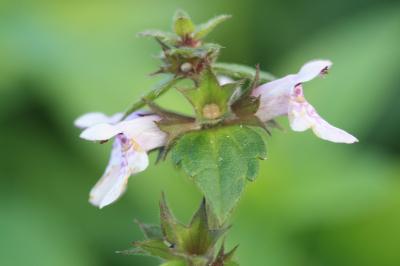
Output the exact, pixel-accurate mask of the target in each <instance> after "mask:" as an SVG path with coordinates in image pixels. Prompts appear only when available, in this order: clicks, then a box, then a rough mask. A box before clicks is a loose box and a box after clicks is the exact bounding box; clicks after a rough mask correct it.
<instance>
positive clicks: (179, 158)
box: [75, 11, 357, 266]
mask: <svg viewBox="0 0 400 266" xmlns="http://www.w3.org/2000/svg"><path fill="white" fill-rule="evenodd" d="M228 18H230V16H227V15H222V16H217V17H215V18H213V19H211V20H209V21H208V22H206V23H203V24H200V25H197V26H196V25H195V24H194V23H193V22H192V20H191V19H190V17H189V16H188V15H187V14H186V13H185V12H183V11H178V12H177V13H176V14H175V17H174V20H173V30H174V32H173V33H167V32H162V31H158V30H151V31H145V32H143V33H141V34H140V35H141V36H147V37H152V38H154V39H155V40H156V41H157V42H158V43H159V44H160V46H161V49H162V52H161V55H160V59H161V61H162V64H161V66H160V68H159V69H158V70H157V71H156V72H155V73H154V74H157V75H165V76H166V77H167V78H166V81H165V82H164V83H162V84H161V85H160V86H159V87H157V88H155V89H154V90H152V91H150V92H149V93H148V94H146V95H145V96H144V97H143V98H142V99H140V100H139V101H137V102H135V103H134V104H133V106H132V107H131V108H130V109H129V110H128V111H127V112H125V113H117V114H114V115H112V116H107V115H104V114H102V113H88V114H85V115H83V116H81V117H79V118H78V119H77V120H76V121H75V125H76V126H77V127H79V128H82V129H84V130H83V132H82V133H81V135H80V136H81V138H83V139H86V140H89V141H95V142H99V143H103V142H106V141H109V140H111V139H114V144H113V147H112V152H111V157H110V161H109V164H108V166H107V168H106V170H105V173H104V175H103V176H102V177H101V179H100V180H99V181H98V183H97V184H96V185H95V186H94V188H93V189H92V190H91V192H90V202H91V203H92V204H93V205H95V206H97V207H99V208H103V207H104V206H107V205H109V204H111V203H113V202H114V201H116V200H117V199H118V198H119V197H120V196H121V195H122V194H123V193H124V192H125V190H126V187H127V182H128V178H129V177H130V176H132V175H134V174H136V173H139V172H141V171H143V170H145V169H146V168H147V167H148V165H149V158H148V153H149V152H152V151H158V152H159V157H158V158H159V159H160V160H163V159H166V158H168V156H169V157H170V158H171V160H172V162H173V163H174V164H175V165H177V166H179V167H180V168H181V169H182V170H183V171H184V172H185V173H186V174H187V175H188V176H189V177H190V179H191V180H192V181H193V182H194V183H195V184H196V185H197V186H198V188H199V189H200V190H201V192H202V193H203V194H204V200H203V202H202V204H201V207H200V208H199V210H198V211H197V212H196V213H195V215H194V216H193V218H192V221H191V222H190V224H189V225H188V226H185V225H182V224H180V223H179V222H178V221H177V220H176V219H175V218H174V217H173V215H172V213H171V211H170V210H169V208H168V206H167V204H166V201H165V198H164V197H163V198H162V200H161V203H160V211H161V226H153V225H146V224H142V223H139V226H140V227H141V229H142V231H143V232H144V234H145V236H146V240H145V241H140V242H135V246H136V247H135V248H134V249H133V250H130V251H126V252H124V253H129V254H137V253H145V254H148V255H152V256H158V257H160V258H161V259H162V260H163V261H164V262H165V264H163V265H213V266H217V265H237V263H236V262H234V260H233V258H232V257H233V253H234V251H235V249H236V248H234V249H233V250H231V251H229V252H225V250H224V247H223V244H222V246H221V248H220V250H219V252H217V253H215V252H214V251H215V245H216V244H217V242H218V240H219V239H220V237H221V236H222V235H223V234H224V233H225V232H226V231H227V229H228V228H229V226H227V225H226V223H227V220H228V217H229V215H230V214H231V212H232V210H233V209H234V207H235V205H236V204H237V202H238V200H239V198H240V196H241V194H242V193H243V191H244V188H245V185H246V183H247V182H248V181H254V180H255V179H256V177H257V174H258V164H259V160H260V159H265V158H266V143H265V142H266V141H265V139H266V136H267V135H268V134H270V131H271V129H272V128H274V127H279V125H278V124H277V122H276V121H275V119H276V118H277V117H279V116H287V117H288V119H289V123H290V127H291V129H292V130H294V131H305V130H307V129H311V130H312V131H313V132H314V134H315V135H316V136H317V137H319V138H321V139H324V140H328V141H332V142H337V143H354V142H356V141H357V139H356V138H355V137H353V136H352V135H350V134H349V133H347V132H345V131H344V130H341V129H339V128H336V127H334V126H332V125H331V124H329V123H328V122H327V121H325V120H324V119H323V118H322V117H321V116H320V115H319V114H318V113H317V112H316V110H315V108H314V107H313V106H312V105H311V104H310V103H308V101H307V100H306V99H305V97H304V93H303V84H304V83H305V82H307V81H310V80H312V79H314V78H316V77H318V76H322V75H326V74H327V73H328V70H329V69H330V67H331V66H332V63H331V62H330V61H329V60H313V61H310V62H308V63H306V64H305V65H303V66H302V67H301V68H300V70H299V72H298V73H296V74H291V75H287V76H285V77H283V78H279V79H276V78H275V77H273V76H272V75H271V74H269V73H267V72H263V71H261V70H260V69H259V67H258V66H257V67H256V68H250V67H246V66H241V65H237V64H229V63H220V62H217V59H218V55H219V52H220V49H221V46H219V45H218V44H214V43H206V42H204V37H205V36H206V35H207V34H208V33H210V32H211V31H212V30H213V29H214V28H215V27H216V26H217V25H218V24H220V23H221V22H223V21H225V20H227V19H228ZM172 88H176V89H178V90H179V91H180V92H181V93H182V94H183V95H184V96H185V98H186V99H187V100H188V101H189V102H190V103H191V105H192V106H193V109H194V112H193V114H192V115H187V114H179V113H176V112H172V111H170V110H166V109H164V108H161V107H160V106H158V105H157V104H156V103H155V101H156V100H157V98H158V97H160V96H161V95H162V94H164V93H166V92H167V91H169V90H170V89H172ZM144 107H147V110H143V109H142V108H144Z"/></svg>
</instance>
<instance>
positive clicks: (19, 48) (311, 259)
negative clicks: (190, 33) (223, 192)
mask: <svg viewBox="0 0 400 266" xmlns="http://www.w3.org/2000/svg"><path fill="white" fill-rule="evenodd" d="M177 8H184V9H186V10H187V11H188V12H190V13H191V14H192V17H193V18H194V20H195V21H197V22H199V21H203V20H206V19H208V18H209V17H211V16H213V15H216V14H220V13H229V14H232V15H233V18H232V19H231V20H230V21H229V22H227V23H225V24H224V25H223V26H221V27H220V28H218V29H217V30H216V32H215V33H213V34H212V35H211V36H210V37H209V40H214V41H217V42H220V43H221V44H222V45H224V46H225V47H226V48H225V49H224V50H223V53H222V58H221V60H224V61H232V62H236V63H242V64H249V65H255V64H256V63H260V64H261V67H262V69H264V70H268V71H271V72H272V73H274V74H276V75H277V76H282V75H285V74H287V73H290V72H295V71H297V69H298V68H299V67H300V66H301V65H302V64H303V63H304V62H306V61H307V60H309V59H313V58H329V59H331V60H332V61H333V62H334V66H333V68H332V71H331V74H330V75H328V77H327V78H326V79H319V80H316V81H313V82H312V83H308V84H306V85H305V93H306V95H307V98H308V99H309V100H310V102H312V103H313V104H314V105H315V106H316V107H317V109H318V111H319V112H320V113H321V115H323V116H324V117H325V118H326V119H327V120H328V121H330V122H332V123H333V124H335V125H337V126H339V127H341V128H344V129H346V130H348V131H349V132H351V133H353V134H354V135H355V136H357V137H358V138H359V139H360V143H359V144H356V145H350V146H349V145H338V144H332V143H328V142H324V141H321V140H319V139H317V138H315V137H314V136H313V135H312V133H311V132H307V133H304V134H298V133H294V132H291V131H290V130H288V131H287V132H279V131H274V132H273V136H272V137H269V138H268V139H267V140H268V159H267V160H266V161H264V162H261V168H260V171H261V174H260V176H259V177H258V178H257V180H256V181H255V183H252V184H249V185H248V186H247V189H246V193H245V194H244V197H243V198H242V200H241V202H240V203H239V206H238V208H237V210H236V212H235V214H234V227H233V228H232V229H231V233H230V235H229V238H228V246H231V247H232V246H233V244H235V243H240V248H239V250H238V253H237V254H238V259H239V261H240V262H241V265H244V266H248V265H252V266H258V265H259V266H264V265H274V266H299V265H307V266H319V265H324V266H358V265H360V266H361V265H362V266H376V265H380V266H381V265H382V266H386V265H388V266H389V265H390V266H391V265H393V266H396V265H400V254H399V246H400V163H399V162H400V157H399V156H400V144H399V141H398V136H399V134H400V124H399V121H400V111H399V110H398V108H399V97H400V88H399V84H400V76H399V74H398V73H399V69H400V48H399V43H400V5H399V3H398V1H396V0H393V1H373V0H365V1H357V0H338V1H318V2H317V1H311V0H302V1H294V0H293V1H278V0H268V1H263V0H247V1H232V0H229V1H228V0H224V1H209V0H204V1H196V2H195V1H178V0H175V1H155V0H147V1H85V2H83V1H68V2H67V1H65V2H61V1H45V0H43V1H40V0H39V1H19V2H18V3H17V1H7V0H5V1H1V3H0V200H1V205H0V264H1V265H13V266H19V265H21V266H28V265H29V266H30V265H40V266H48V265H49V266H50V265H51V266H53V265H57V266H63V265H68V266H70V265H74V266H80V265H85V266H89V265H96V266H100V265H140V266H145V265H156V261H155V260H153V259H151V258H145V257H130V256H121V255H117V254H115V253H114V251H115V250H123V249H126V248H127V247H128V245H129V243H130V242H131V241H132V240H135V239H141V238H142V236H141V234H140V232H139V229H138V228H137V226H136V225H135V224H134V223H133V219H134V218H139V219H140V220H142V221H145V222H153V223H154V222H156V221H157V220H158V207H157V203H158V200H159V197H160V191H161V190H164V191H165V192H166V194H167V196H168V199H169V201H170V202H171V207H172V208H173V209H174V212H175V213H176V214H177V215H178V216H179V217H180V218H181V219H183V220H188V218H189V217H190V215H191V213H192V212H193V211H194V210H195V209H196V208H197V206H198V203H199V201H200V198H201V195H200V193H199V192H198V191H197V189H196V188H195V186H194V184H192V183H191V182H190V181H189V180H188V179H187V178H186V177H185V176H184V174H183V173H182V172H178V171H176V170H175V169H174V168H173V167H172V163H171V162H170V161H166V162H164V163H161V164H160V165H158V166H157V167H150V168H149V169H148V170H147V171H145V172H143V173H141V174H139V175H137V176H136V177H135V178H132V179H131V180H130V183H129V189H128V193H127V194H126V195H125V196H124V197H123V198H122V199H121V200H120V201H119V202H118V203H117V204H114V205H112V206H110V207H107V208H105V209H104V210H102V211H99V210H97V209H96V208H94V207H92V206H90V205H89V203H88V202H87V198H88V191H89V189H90V188H91V186H92V185H93V184H94V183H95V182H96V181H97V179H98V178H99V177H100V175H101V174H102V172H103V170H104V168H105V165H106V162H107V160H108V152H109V148H110V146H109V144H105V145H94V144H91V143H86V142H84V141H81V140H80V139H79V138H78V134H79V130H77V129H75V128H73V125H72V121H73V120H74V118H75V117H77V116H78V115H80V114H82V113H84V112H88V111H92V110H99V111H105V112H108V113H113V112H116V111H120V110H123V109H125V108H127V107H128V106H129V104H130V103H131V102H132V101H133V100H135V99H137V98H138V97H139V96H141V95H143V94H144V92H145V91H147V90H149V89H150V88H151V86H152V85H153V84H154V83H155V80H154V79H152V78H150V77H149V76H148V75H147V74H148V73H150V72H152V71H154V70H156V67H157V64H158V61H157V60H156V59H154V58H152V57H151V55H152V54H156V53H157V51H158V48H157V45H156V44H155V42H153V41H151V40H145V39H138V38H136V37H135V34H136V33H137V32H139V31H142V30H143V29H147V28H163V29H165V30H167V29H168V27H169V26H170V23H171V20H170V18H171V16H172V14H173V13H174V11H175V10H176V9H177ZM161 104H162V105H164V106H179V108H178V109H179V110H180V111H189V110H190V107H189V106H188V105H187V104H186V103H185V101H184V100H183V98H182V96H180V95H179V94H178V93H172V94H169V95H166V96H165V97H163V98H162V100H161ZM281 123H282V124H283V125H284V126H287V122H286V120H285V119H282V120H281ZM154 159H155V158H154V157H153V161H154Z"/></svg>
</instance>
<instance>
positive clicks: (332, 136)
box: [252, 60, 358, 143]
mask: <svg viewBox="0 0 400 266" xmlns="http://www.w3.org/2000/svg"><path fill="white" fill-rule="evenodd" d="M331 65H332V62H331V61H328V60H317V61H311V62H308V63H306V64H305V65H303V67H302V68H301V69H300V71H299V72H298V73H297V74H292V75H288V76H286V77H283V78H281V79H277V80H274V81H271V82H268V83H266V84H263V85H261V86H259V87H257V88H256V89H254V91H253V92H252V95H253V96H256V97H258V96H260V107H259V109H258V111H257V113H256V115H257V116H258V117H259V118H260V119H261V120H262V121H264V122H267V121H269V120H271V119H274V118H276V117H278V116H281V115H287V116H288V117H289V122H290V127H291V128H292V130H294V131H305V130H307V129H309V128H311V129H312V130H313V132H314V134H315V135H317V136H318V137H319V138H321V139H324V140H329V141H332V142H338V143H354V142H357V141H358V140H357V139H356V138H355V137H353V136H352V135H350V134H349V133H347V132H345V131H344V130H342V129H339V128H336V127H334V126H332V125H331V124H329V123H328V122H326V121H325V120H324V119H323V118H322V117H321V116H320V115H319V114H318V113H317V112H316V110H315V108H314V107H313V106H312V105H311V104H309V103H308V102H307V100H306V99H305V98H304V94H303V87H302V83H304V82H307V81H310V80H312V79H314V78H315V77H317V76H319V75H322V74H325V73H326V72H327V70H328V69H329V68H330V67H331Z"/></svg>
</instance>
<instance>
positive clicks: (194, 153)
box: [172, 125, 266, 224]
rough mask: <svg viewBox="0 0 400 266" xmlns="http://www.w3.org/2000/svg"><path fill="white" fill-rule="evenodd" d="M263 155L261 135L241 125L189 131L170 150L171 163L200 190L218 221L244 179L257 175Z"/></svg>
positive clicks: (231, 204)
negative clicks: (180, 169) (184, 173)
mask: <svg viewBox="0 0 400 266" xmlns="http://www.w3.org/2000/svg"><path fill="white" fill-rule="evenodd" d="M265 157H266V148H265V143H264V140H263V138H262V137H261V136H260V135H259V134H258V133H257V132H256V131H254V130H253V129H251V128H249V127H246V126H241V125H235V126H227V127H220V128H212V129H208V130H203V131H199V132H192V133H188V134H186V135H184V136H183V137H181V138H180V139H179V140H178V141H177V143H176V145H175V146H174V148H173V149H172V160H173V162H174V163H175V164H177V165H179V166H181V167H182V169H183V170H184V171H185V172H186V174H188V175H189V176H190V177H191V178H193V181H194V182H195V183H196V184H197V186H198V187H199V188H200V189H201V190H202V192H203V194H204V195H205V197H206V200H207V203H208V204H209V206H210V208H211V210H212V211H213V213H214V214H215V216H216V218H217V220H218V222H219V224H223V223H224V221H225V220H226V218H227V217H228V215H229V214H230V212H231V211H232V209H233V207H234V206H235V205H236V203H237V201H238V200H239V198H240V196H241V194H242V192H243V189H244V187H245V184H246V179H247V178H248V179H254V177H255V176H256V174H257V172H258V159H260V158H265Z"/></svg>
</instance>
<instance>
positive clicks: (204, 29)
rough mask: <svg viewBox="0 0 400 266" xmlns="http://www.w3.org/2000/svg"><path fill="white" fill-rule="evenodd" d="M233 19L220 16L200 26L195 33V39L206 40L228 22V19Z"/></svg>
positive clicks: (228, 16)
mask: <svg viewBox="0 0 400 266" xmlns="http://www.w3.org/2000/svg"><path fill="white" fill-rule="evenodd" d="M231 17H232V16H231V15H220V16H216V17H214V18H212V19H210V20H209V21H207V22H206V23H203V24H200V25H199V26H197V28H196V31H195V33H194V38H195V39H201V38H204V37H205V36H206V35H208V34H209V33H210V32H211V31H213V30H214V28H215V27H216V26H218V25H219V24H221V23H222V22H224V21H226V20H227V19H230V18H231Z"/></svg>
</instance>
